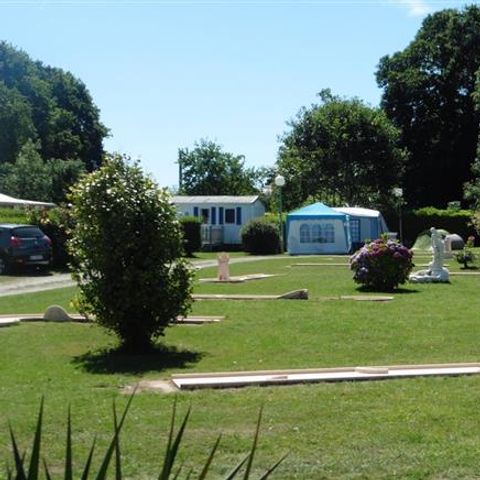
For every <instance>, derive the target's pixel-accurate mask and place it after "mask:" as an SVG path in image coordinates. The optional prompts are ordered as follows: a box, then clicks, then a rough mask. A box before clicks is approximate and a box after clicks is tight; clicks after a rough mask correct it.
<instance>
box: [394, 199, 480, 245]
mask: <svg viewBox="0 0 480 480" xmlns="http://www.w3.org/2000/svg"><path fill="white" fill-rule="evenodd" d="M472 215H473V212H472V211H471V210H440V209H438V208H434V207H425V208H419V209H417V210H410V211H405V212H402V225H403V238H404V243H405V245H408V246H411V245H413V243H414V242H415V240H416V238H417V237H418V235H420V234H421V233H423V232H425V231H426V230H429V229H430V228H431V227H435V228H442V229H444V230H447V231H448V232H450V233H457V234H458V235H460V236H461V237H462V238H463V239H465V240H466V239H467V238H468V237H469V236H471V235H475V236H476V232H475V229H474V227H473V226H472V225H471V222H472ZM385 220H386V221H387V224H388V226H389V228H390V229H391V230H392V231H398V213H397V212H391V213H387V214H386V215H385ZM477 241H478V240H477Z"/></svg>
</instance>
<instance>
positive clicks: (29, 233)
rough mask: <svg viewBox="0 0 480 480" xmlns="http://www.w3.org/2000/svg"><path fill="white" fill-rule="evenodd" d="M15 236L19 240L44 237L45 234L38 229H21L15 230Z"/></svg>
mask: <svg viewBox="0 0 480 480" xmlns="http://www.w3.org/2000/svg"><path fill="white" fill-rule="evenodd" d="M13 235H14V236H15V237H19V238H32V237H43V232H42V231H41V230H40V229H39V228H38V227H19V228H15V229H14V230H13Z"/></svg>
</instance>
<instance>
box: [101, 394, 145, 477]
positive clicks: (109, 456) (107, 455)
mask: <svg viewBox="0 0 480 480" xmlns="http://www.w3.org/2000/svg"><path fill="white" fill-rule="evenodd" d="M135 392H136V389H135V390H134V391H133V393H132V395H130V398H129V399H128V402H127V405H126V407H125V410H124V411H123V414H122V418H121V419H120V422H119V423H118V426H117V428H115V434H114V435H113V438H112V440H111V442H110V446H109V447H108V450H107V452H106V453H105V457H104V458H103V461H102V465H101V466H100V470H99V471H98V474H97V476H96V480H105V479H106V478H107V471H108V466H109V464H110V460H111V459H112V455H113V452H114V450H115V445H116V442H117V438H118V436H119V435H120V431H121V429H122V426H123V422H124V421H125V417H126V416H127V413H128V410H129V409H130V405H131V404H132V400H133V397H134V396H135Z"/></svg>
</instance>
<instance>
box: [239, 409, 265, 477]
mask: <svg viewBox="0 0 480 480" xmlns="http://www.w3.org/2000/svg"><path fill="white" fill-rule="evenodd" d="M262 412H263V406H262V407H261V408H260V411H259V412H258V420H257V428H256V430H255V435H254V437H253V443H252V448H251V450H250V455H249V456H248V461H247V468H246V469H245V474H244V476H243V479H244V480H248V478H249V477H250V471H251V469H252V465H253V458H254V456H255V451H256V450H257V442H258V435H259V432H260V423H261V421H262Z"/></svg>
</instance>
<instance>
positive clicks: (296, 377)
mask: <svg viewBox="0 0 480 480" xmlns="http://www.w3.org/2000/svg"><path fill="white" fill-rule="evenodd" d="M476 374H480V363H446V364H423V365H422V364H419V365H390V366H358V367H337V368H318V369H298V370H259V371H243V372H218V373H194V374H176V375H172V377H171V381H172V383H173V385H175V387H176V388H178V389H180V390H194V389H202V388H239V387H246V386H269V385H295V384H304V383H320V382H342V381H367V380H388V379H401V378H412V377H431V376H459V375H476Z"/></svg>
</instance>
